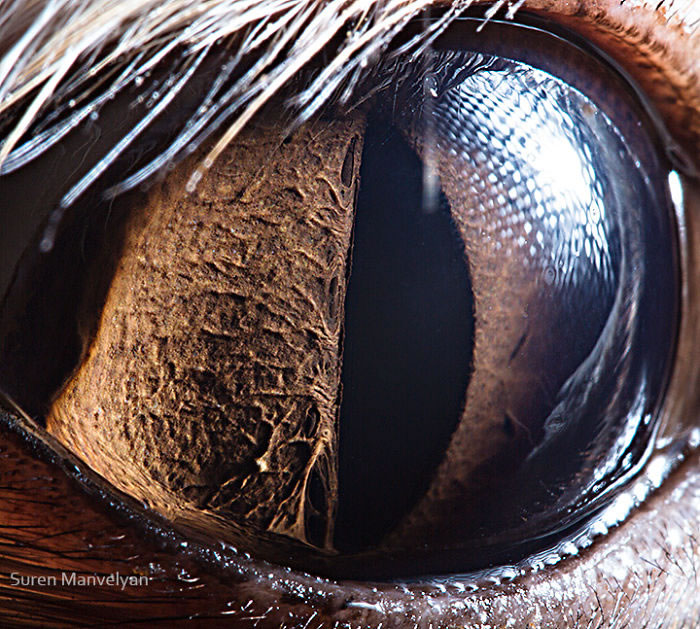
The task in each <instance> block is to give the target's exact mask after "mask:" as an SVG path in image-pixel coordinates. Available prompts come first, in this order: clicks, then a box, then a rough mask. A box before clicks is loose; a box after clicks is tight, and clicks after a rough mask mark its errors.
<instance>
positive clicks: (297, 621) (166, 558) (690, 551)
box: [0, 0, 700, 628]
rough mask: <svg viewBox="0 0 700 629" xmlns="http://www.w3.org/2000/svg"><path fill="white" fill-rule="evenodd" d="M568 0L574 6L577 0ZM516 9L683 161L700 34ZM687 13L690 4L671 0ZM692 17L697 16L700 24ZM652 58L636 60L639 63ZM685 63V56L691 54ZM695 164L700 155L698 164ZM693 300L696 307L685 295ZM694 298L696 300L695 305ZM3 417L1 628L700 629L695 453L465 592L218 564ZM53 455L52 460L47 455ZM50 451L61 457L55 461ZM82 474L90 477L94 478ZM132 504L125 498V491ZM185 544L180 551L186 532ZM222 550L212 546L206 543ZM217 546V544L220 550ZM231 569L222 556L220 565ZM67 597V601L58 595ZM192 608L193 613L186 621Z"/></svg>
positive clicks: (697, 264)
mask: <svg viewBox="0 0 700 629" xmlns="http://www.w3.org/2000/svg"><path fill="white" fill-rule="evenodd" d="M574 5H575V6H574ZM637 5H639V6H634V7H630V6H629V4H628V3H625V4H624V5H622V6H619V5H618V3H613V2H605V1H603V0H600V1H598V2H596V1H593V2H586V1H581V2H579V3H570V2H561V3H559V2H555V1H554V0H552V1H542V2H534V3H528V4H526V8H530V9H540V10H542V12H543V13H546V14H547V15H552V16H553V17H556V18H558V19H559V20H560V21H561V22H563V23H566V24H567V25H569V26H571V27H573V28H575V29H577V30H578V31H579V32H581V33H583V34H585V35H586V36H588V37H590V38H591V39H593V40H594V41H596V42H597V43H599V45H601V46H602V47H604V48H606V49H607V50H608V51H609V53H610V54H611V55H612V56H613V57H616V58H618V59H619V60H620V62H621V63H623V65H624V66H625V67H626V68H627V69H628V71H629V72H630V73H631V74H633V75H634V76H635V78H636V79H637V80H638V81H639V82H640V84H641V85H642V87H643V88H644V89H645V90H646V91H647V93H648V94H649V96H650V98H651V99H652V100H653V101H654V103H655V104H656V106H657V107H658V108H659V110H660V111H661V112H662V114H663V116H664V117H665V119H666V121H667V124H668V126H669V128H670V130H671V132H672V133H673V134H674V136H675V137H676V139H677V140H678V142H679V143H681V145H682V146H683V147H685V148H686V150H687V151H688V153H689V154H690V155H691V156H692V157H696V156H697V146H698V138H699V137H700V115H698V106H699V105H700V91H699V88H698V75H697V72H698V68H697V61H696V60H697V58H698V52H697V51H698V46H699V44H698V33H697V31H696V32H695V34H694V38H693V37H690V36H689V35H688V34H687V33H684V30H683V28H681V27H680V26H678V25H677V22H675V21H673V22H669V23H667V22H666V21H665V20H666V15H667V13H671V12H670V11H668V12H667V13H666V12H664V9H663V8H662V10H660V11H658V12H655V11H653V10H652V9H650V8H646V7H645V6H643V3H637ZM684 7H685V8H686V9H687V12H688V14H689V13H690V7H691V3H690V2H688V3H687V4H683V5H681V4H679V5H678V6H677V9H678V10H679V15H680V16H681V18H682V16H683V8H684ZM696 28H697V27H696ZM641 58H643V59H644V60H645V62H646V64H645V65H644V67H643V68H642V67H641V64H640V63H639V59H641ZM693 60H695V61H693ZM699 166H700V165H699ZM686 183H687V185H686V190H685V193H686V202H687V212H688V216H687V240H688V243H689V252H688V259H687V269H686V287H687V292H688V295H687V299H688V300H692V299H696V298H697V297H698V295H697V290H698V288H700V261H698V260H697V259H696V256H697V252H695V250H694V249H693V246H694V245H695V246H697V242H698V239H700V221H699V220H698V219H699V217H698V212H699V211H700V205H699V203H698V201H699V199H700V190H699V189H698V184H697V181H695V182H692V181H688V182H686ZM689 303H690V302H689ZM693 303H697V301H695V302H693ZM697 312H698V311H697V306H693V305H692V303H690V305H688V304H686V307H685V308H684V315H683V316H684V319H683V328H682V332H681V347H680V349H679V356H678V360H677V364H676V372H675V374H674V380H673V382H672V384H671V388H670V392H669V396H668V399H667V403H666V408H665V409H664V418H665V420H664V421H665V428H664V430H665V432H666V434H668V435H669V436H674V435H675V434H676V433H677V432H679V431H680V430H682V428H683V427H687V426H692V425H697V423H698V410H699V408H700V405H699V404H698V399H697V396H698V393H697V391H698V389H700V387H698V386H697V383H698V372H697V369H698V367H697V365H694V364H693V363H694V362H697V361H693V355H694V353H695V354H696V353H697V344H696V342H697V340H698V338H699V337H698V330H699V328H700V318H698V317H697ZM32 443H33V442H32V440H31V439H30V440H29V443H28V441H27V440H26V439H23V438H20V437H18V436H17V435H16V434H14V432H13V431H11V430H9V429H8V428H7V426H6V425H5V422H3V426H2V441H0V479H1V480H0V494H1V495H0V525H1V526H0V535H1V536H2V548H1V550H0V552H1V555H0V599H2V602H1V603H0V618H1V619H2V624H3V625H4V626H13V625H20V624H31V625H36V624H37V623H38V624H40V625H42V626H60V625H62V624H73V623H84V624H87V625H91V624H95V625H102V624H104V621H105V620H107V621H111V622H114V623H127V624H129V623H132V622H135V621H141V622H144V621H147V622H149V623H150V624H154V625H162V626H172V623H173V621H174V620H176V619H177V620H181V621H182V622H183V623H184V622H188V623H189V624H192V625H196V624H198V623H199V622H201V623H202V624H204V623H205V622H206V623H207V624H211V622H212V619H215V620H217V621H218V622H220V623H221V625H222V626H223V625H226V626H240V627H253V626H258V627H278V626H288V627H310V628H311V627H321V626H323V627H332V626H339V627H344V626H348V627H377V626H380V625H381V626H382V627H384V628H386V627H413V626H416V627H430V626H432V627H443V626H444V627H450V626H455V627H456V626H460V627H462V626H466V627H471V626H474V627H479V626H494V627H501V626H503V627H505V626H512V627H523V626H528V623H529V626H534V627H537V626H545V627H565V626H566V627H589V626H591V627H623V626H631V627H641V626H649V627H662V626H663V627H672V626H678V627H694V626H698V623H699V622H700V621H698V618H700V607H699V606H700V577H699V576H698V568H699V567H700V549H699V547H698V543H697V535H698V522H700V467H699V466H700V458H699V457H698V455H697V453H695V454H691V455H690V456H689V457H688V459H687V460H686V461H684V462H683V463H682V464H681V465H680V466H679V468H678V469H677V470H676V471H675V472H674V473H673V474H672V475H671V477H670V478H669V479H667V481H666V482H665V483H664V485H663V486H662V487H661V489H660V490H658V491H657V492H656V493H655V494H654V495H652V496H651V497H650V498H649V499H648V500H647V501H646V502H645V504H644V505H643V506H642V507H640V508H639V509H638V510H636V511H635V512H634V513H633V514H632V516H631V517H630V518H629V519H628V520H627V521H626V522H624V523H623V524H622V525H620V526H619V527H617V528H615V529H613V530H612V531H611V532H610V533H609V534H608V535H606V536H604V537H600V538H598V539H596V540H595V542H594V544H593V545H592V546H591V547H590V548H588V549H586V550H585V551H583V552H582V553H581V554H580V555H579V556H578V557H574V558H569V559H566V560H565V561H563V562H561V563H560V564H558V565H556V566H552V567H548V568H544V569H542V570H540V571H538V572H536V573H528V574H526V575H525V576H523V577H521V578H519V579H517V580H515V581H513V582H511V583H507V584H504V585H491V586H489V585H483V587H480V588H479V589H478V590H477V591H476V592H470V591H468V590H465V589H464V588H463V587H462V586H461V585H460V582H459V579H456V580H455V581H454V582H451V583H450V582H446V583H445V585H444V587H436V586H434V585H429V584H411V585H407V586H405V587H404V586H397V585H394V584H365V583H337V582H329V581H324V580H319V579H315V578H312V577H309V576H307V575H302V574H297V573H294V572H288V571H285V570H284V569H282V568H278V567H272V566H269V565H264V564H260V563H258V562H256V561H255V558H252V559H248V558H243V557H238V556H233V557H232V558H231V557H230V558H229V561H228V563H226V562H221V561H218V560H217V557H216V556H214V554H213V553H212V552H211V550H207V543H206V542H203V543H202V544H201V545H198V543H197V536H196V535H192V536H191V537H190V538H189V539H187V540H185V538H184V537H182V536H181V535H180V534H166V533H163V529H166V530H167V522H162V521H158V522H157V523H156V524H155V525H150V526H144V524H143V521H142V520H141V519H140V518H139V517H137V516H134V515H133V513H134V512H138V510H139V506H138V505H127V507H126V508H119V509H115V508H112V507H110V505H108V504H106V502H105V500H103V499H101V498H100V495H99V493H100V492H98V491H93V492H92V495H86V493H85V492H84V491H83V487H82V486H81V485H80V484H79V483H77V482H76V481H75V480H74V479H69V478H68V475H67V474H66V473H65V471H64V469H63V468H61V466H60V465H57V464H56V463H55V462H52V460H46V459H47V456H46V452H45V451H44V449H42V448H41V447H37V446H36V445H32ZM48 458H49V459H51V457H48ZM54 460H55V457H54ZM88 484H89V483H88ZM127 503H128V501H127ZM183 541H186V542H187V546H186V547H184V546H183V544H182V542H183ZM215 550H216V549H215ZM219 551H220V552H221V553H222V554H224V555H225V554H226V550H225V549H224V550H223V551H222V550H221V549H219ZM222 564H225V565H222ZM73 570H75V571H79V572H84V573H88V574H93V573H95V572H99V573H103V574H104V573H112V572H116V571H119V572H120V573H121V574H146V575H149V576H151V577H152V579H151V582H150V585H149V586H148V587H133V588H125V589H124V590H121V588H120V587H118V586H116V587H115V586H109V585H105V586H98V587H91V588H80V587H72V588H71V587H67V588H61V587H42V585H41V584H33V585H22V584H17V583H16V582H15V581H16V579H13V578H12V577H11V576H10V575H11V574H12V573H21V574H32V575H47V576H50V575H58V579H59V582H60V578H61V577H60V571H73ZM66 595H67V596H66ZM186 619H187V620H186Z"/></svg>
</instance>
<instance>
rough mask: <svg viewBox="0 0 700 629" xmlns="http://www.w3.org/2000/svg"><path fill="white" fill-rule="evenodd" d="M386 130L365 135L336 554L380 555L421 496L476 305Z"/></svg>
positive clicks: (460, 385)
mask: <svg viewBox="0 0 700 629" xmlns="http://www.w3.org/2000/svg"><path fill="white" fill-rule="evenodd" d="M422 182H423V165H422V162H421V161H420V160H419V158H418V156H417V155H416V153H415V151H414V150H413V149H412V148H411V147H410V146H409V144H408V143H407V142H406V140H405V139H404V137H403V136H402V135H401V134H400V133H399V132H398V131H397V130H396V129H394V128H393V127H391V126H390V125H388V124H387V122H386V121H385V120H382V119H378V118H374V119H373V118H372V117H370V121H369V123H368V127H367V132H366V136H365V144H364V149H363V155H362V163H361V171H360V190H359V195H358V202H357V207H356V216H355V226H354V242H353V251H352V262H351V264H352V266H351V271H350V279H349V285H348V291H347V296H346V305H345V306H346V309H345V337H344V348H343V369H342V401H341V407H340V417H339V429H338V430H339V471H338V474H339V478H338V481H339V503H338V515H337V520H336V526H335V540H334V541H335V546H336V548H338V549H339V550H341V551H346V552H353V551H358V550H361V549H363V548H366V547H371V546H374V545H377V544H378V543H380V541H381V539H382V537H383V536H385V535H386V534H387V533H388V532H390V531H391V529H392V528H393V527H395V526H396V524H398V522H399V521H400V520H401V518H402V517H403V516H405V515H406V514H407V512H408V511H409V510H410V508H411V507H412V505H413V504H414V503H415V502H416V501H417V499H418V498H420V497H421V495H422V493H423V492H424V491H425V490H426V489H427V486H428V483H429V482H430V480H431V477H432V475H433V473H434V471H435V469H436V467H437V465H438V464H439V463H440V461H441V460H442V457H443V456H444V453H445V449H446V447H447V445H448V442H449V439H450V436H451V435H452V433H453V431H454V429H455V428H456V426H457V423H458V421H459V417H460V415H461V412H462V407H463V404H464V398H465V393H466V388H467V384H468V381H469V376H470V372H471V363H472V350H473V326H474V322H473V297H472V292H471V285H470V281H469V273H468V268H467V261H466V259H465V255H464V248H463V244H462V242H461V240H460V238H459V235H458V233H457V230H456V227H455V226H454V225H453V223H452V218H451V216H450V211H449V207H448V205H447V201H446V199H445V198H444V196H443V195H442V194H441V198H440V204H439V207H438V208H437V209H436V210H434V211H431V212H429V211H427V210H426V209H424V208H423V207H422V201H423V198H424V195H423V189H422Z"/></svg>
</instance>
